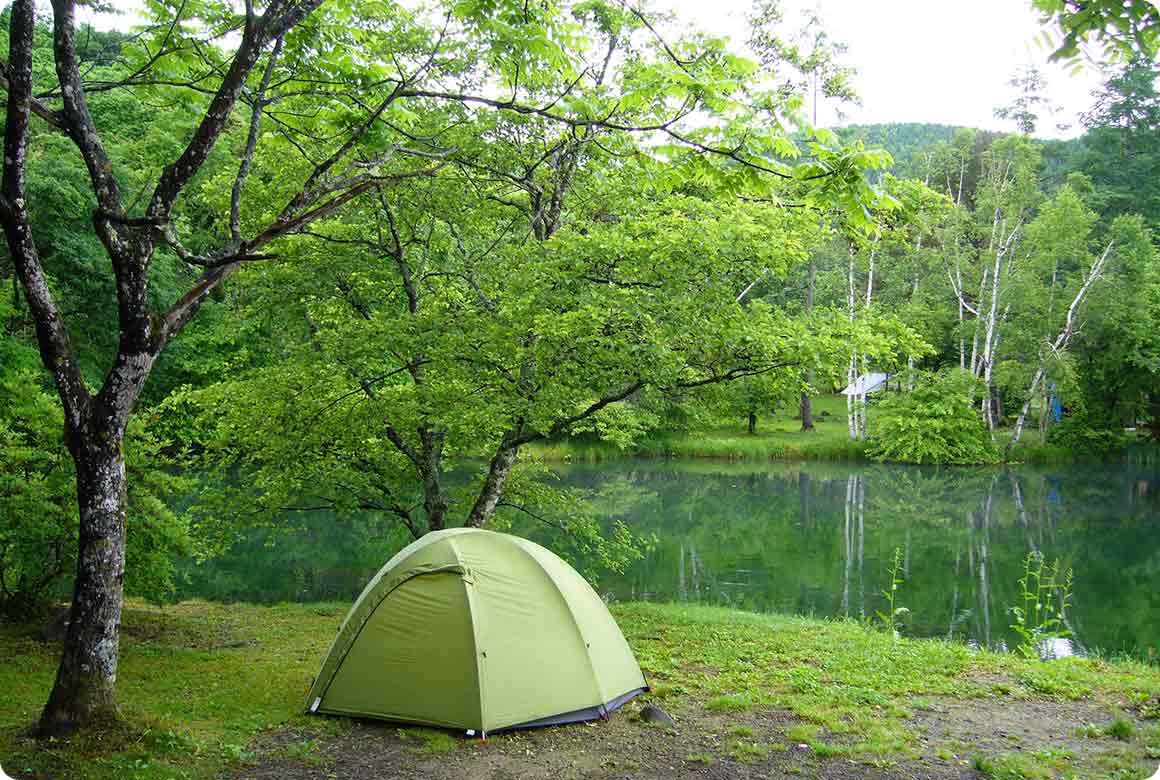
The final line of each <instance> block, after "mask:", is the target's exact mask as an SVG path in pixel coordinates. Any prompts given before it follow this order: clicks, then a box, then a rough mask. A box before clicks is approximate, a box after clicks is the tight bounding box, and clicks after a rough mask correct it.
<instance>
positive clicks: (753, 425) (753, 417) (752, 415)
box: [749, 409, 757, 434]
mask: <svg viewBox="0 0 1160 780" xmlns="http://www.w3.org/2000/svg"><path fill="white" fill-rule="evenodd" d="M749 433H750V434H755V433H757V412H755V411H753V410H752V409H750V410H749Z"/></svg>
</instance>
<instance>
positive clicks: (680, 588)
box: [178, 461, 1160, 657]
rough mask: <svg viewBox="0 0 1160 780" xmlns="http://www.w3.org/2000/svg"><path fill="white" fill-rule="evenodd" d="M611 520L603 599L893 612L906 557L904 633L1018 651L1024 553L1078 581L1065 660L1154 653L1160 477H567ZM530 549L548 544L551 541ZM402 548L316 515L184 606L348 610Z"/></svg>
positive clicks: (695, 472) (686, 465)
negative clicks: (326, 605) (639, 553)
mask: <svg viewBox="0 0 1160 780" xmlns="http://www.w3.org/2000/svg"><path fill="white" fill-rule="evenodd" d="M554 470H555V471H556V472H557V474H559V476H560V479H561V481H562V483H563V484H565V485H570V486H573V487H576V488H579V489H581V490H582V491H583V493H584V494H585V495H586V496H587V497H588V500H589V502H590V504H591V507H592V508H594V509H595V511H596V513H597V516H598V517H600V518H601V519H602V520H603V521H604V522H606V523H612V522H614V521H616V520H620V521H623V522H624V523H626V524H627V525H628V526H629V527H630V528H631V529H632V530H633V531H634V532H636V533H637V534H640V535H642V536H645V537H647V538H649V539H651V540H652V544H651V546H650V548H649V550H648V552H647V553H646V554H645V556H644V557H643V558H642V559H641V560H639V561H637V562H635V563H634V564H632V565H631V566H630V567H629V568H628V570H627V571H625V572H624V573H623V574H605V575H603V576H602V577H601V579H600V581H599V583H598V584H597V587H598V590H600V591H601V593H603V594H604V595H605V597H606V598H607V599H609V600H628V599H648V600H666V601H688V602H697V603H703V604H717V605H727V606H733V607H740V608H744V609H750V610H758V611H776V612H789V613H798V614H805V615H815V616H819V617H823V616H824V617H830V616H850V617H855V618H866V619H873V618H874V616H875V614H876V613H877V612H879V611H882V612H885V611H887V607H886V600H885V597H884V596H883V590H884V589H886V590H888V589H889V587H890V568H891V564H892V562H893V560H894V556H895V551H896V550H897V551H898V553H899V555H900V572H899V574H900V576H901V577H902V578H903V580H904V582H903V583H902V584H901V585H900V586H899V589H898V591H897V594H898V595H897V598H896V605H898V606H904V607H906V608H908V609H909V612H908V613H907V614H906V615H905V616H904V628H903V633H904V634H905V635H909V636H921V637H932V636H934V637H952V638H956V639H959V640H965V641H968V642H971V643H975V644H978V645H985V646H988V647H993V648H999V649H1002V648H1008V647H1011V646H1013V645H1014V644H1016V643H1017V635H1016V633H1015V632H1014V631H1013V630H1012V628H1011V624H1012V622H1013V617H1012V614H1011V612H1010V608H1011V607H1013V606H1018V605H1020V604H1021V603H1022V601H1021V596H1020V594H1021V587H1020V583H1019V580H1020V578H1021V577H1023V573H1024V559H1025V557H1026V556H1027V554H1028V553H1029V552H1032V551H1038V552H1039V553H1042V555H1043V556H1044V558H1045V559H1046V560H1047V561H1048V562H1054V561H1056V560H1058V561H1059V563H1060V566H1061V579H1062V576H1063V575H1062V572H1065V571H1067V570H1071V572H1072V576H1073V581H1072V587H1071V598H1070V606H1068V608H1067V610H1066V613H1065V616H1066V625H1067V628H1068V629H1069V630H1070V632H1071V637H1070V638H1069V639H1067V640H1059V641H1056V642H1055V643H1053V647H1054V650H1055V652H1056V653H1057V654H1061V655H1062V654H1069V653H1090V652H1092V651H1094V650H1097V649H1098V650H1100V651H1103V652H1107V653H1128V654H1132V655H1135V656H1137V657H1141V656H1144V657H1147V656H1149V655H1150V654H1155V653H1156V652H1157V651H1156V649H1155V648H1157V647H1160V544H1158V536H1160V468H1158V467H1156V466H1154V465H1153V466H1137V465H1108V466H1091V465H1084V466H1057V467H1030V466H1028V467H1019V468H1011V469H1006V468H1004V469H941V470H938V469H926V468H918V467H902V466H867V465H860V464H859V465H835V464H818V463H752V464H729V463H723V462H712V461H696V462H689V461H681V462H672V461H620V462H611V463H603V464H597V465H575V466H557V467H555V469H554ZM530 535H531V536H533V537H534V538H538V539H539V540H540V541H542V542H545V543H548V544H549V545H551V539H550V537H537V534H536V532H532V533H530ZM406 541H407V540H406V539H405V538H404V537H402V536H401V535H400V534H399V533H398V531H397V530H395V529H393V528H391V526H390V524H389V523H386V522H383V521H380V520H378V519H377V518H374V517H359V518H355V519H350V520H342V521H338V520H336V519H335V518H333V517H331V516H326V515H324V514H318V515H314V516H309V517H305V518H301V520H300V522H299V525H298V527H297V528H295V529H294V530H292V531H289V532H286V531H279V532H273V531H266V532H257V533H255V534H254V535H252V536H251V537H250V538H249V539H248V540H247V541H246V542H244V543H240V544H239V545H237V546H235V548H234V549H232V550H231V551H229V552H228V553H227V554H225V555H224V556H221V557H218V558H215V559H213V560H211V561H209V562H208V563H206V564H203V565H201V566H196V567H195V566H190V567H188V568H187V574H188V581H187V582H185V583H183V584H182V585H181V587H180V591H179V594H178V596H179V597H182V598H188V597H201V598H209V599H220V600H242V601H257V602H276V601H317V600H334V599H338V600H345V599H351V598H353V597H354V596H356V595H357V594H358V592H359V591H360V590H361V589H362V586H363V584H364V583H365V582H366V580H367V579H368V578H369V577H370V576H371V575H372V574H373V573H374V572H375V571H376V570H377V569H378V568H379V567H380V566H381V565H382V563H383V562H385V561H386V559H387V558H388V557H389V556H390V555H391V554H392V553H393V552H395V551H396V550H397V549H399V547H400V546H401V545H402V544H404V543H405V542H406ZM580 563H581V564H585V563H590V562H584V561H581V562H580Z"/></svg>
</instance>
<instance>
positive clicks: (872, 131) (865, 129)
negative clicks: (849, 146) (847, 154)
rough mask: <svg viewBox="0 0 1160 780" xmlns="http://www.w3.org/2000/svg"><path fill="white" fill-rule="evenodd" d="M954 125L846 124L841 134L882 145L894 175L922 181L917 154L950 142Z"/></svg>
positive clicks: (867, 142) (955, 127)
mask: <svg viewBox="0 0 1160 780" xmlns="http://www.w3.org/2000/svg"><path fill="white" fill-rule="evenodd" d="M961 129H963V128H960V127H957V126H955V125H934V124H926V123H922V122H890V123H886V124H877V125H847V126H846V127H841V128H838V133H839V134H840V135H841V136H842V137H843V138H846V139H848V140H854V139H859V140H862V141H864V142H865V143H866V144H867V145H868V146H880V147H882V148H884V149H886V151H888V152H890V155H891V156H892V157H893V158H894V168H893V169H892V173H894V175H895V176H902V177H913V178H922V174H921V172H920V171H919V167H918V165H917V159H918V153H919V152H921V151H922V150H923V149H926V148H927V147H928V146H933V145H934V144H937V143H944V142H948V141H950V140H951V139H952V138H953V137H954V135H955V131H956V130H961Z"/></svg>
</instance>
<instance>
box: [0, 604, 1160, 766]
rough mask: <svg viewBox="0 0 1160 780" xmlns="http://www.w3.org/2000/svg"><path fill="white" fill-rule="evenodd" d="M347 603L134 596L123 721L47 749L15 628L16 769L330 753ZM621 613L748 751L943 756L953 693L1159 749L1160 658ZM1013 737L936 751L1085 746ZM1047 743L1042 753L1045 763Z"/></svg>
mask: <svg viewBox="0 0 1160 780" xmlns="http://www.w3.org/2000/svg"><path fill="white" fill-rule="evenodd" d="M344 609H345V605H333V604H321V605H282V606H276V607H258V606H248V605H233V606H228V605H217V604H207V603H202V602H186V603H182V604H179V605H176V606H173V607H167V608H164V609H156V608H152V607H147V606H144V605H141V604H133V605H131V608H130V609H128V610H127V611H126V615H125V624H126V625H125V639H124V653H123V661H122V666H121V675H120V677H121V679H120V694H121V701H122V705H123V707H124V710H125V713H126V722H125V724H123V725H122V726H120V727H118V728H116V729H113V730H110V731H108V732H103V733H101V734H97V735H92V736H90V737H87V738H84V739H76V740H72V741H67V742H60V743H53V744H49V745H47V746H43V747H38V746H37V745H36V743H34V742H32V741H31V740H29V739H27V738H25V737H23V736H22V732H23V730H24V729H25V728H26V727H27V726H28V725H29V724H30V723H31V722H32V721H33V720H34V719H35V717H36V715H37V713H38V710H39V707H40V705H41V703H42V702H43V699H44V696H45V695H46V692H47V691H48V688H49V686H50V683H51V680H52V675H53V672H54V669H55V661H56V655H55V647H53V646H51V645H45V644H42V643H40V642H39V641H36V640H34V639H31V638H29V630H28V629H25V628H20V627H13V626H6V627H3V628H2V629H0V657H3V658H5V659H6V661H7V662H6V663H5V664H3V666H2V667H0V691H3V697H4V698H3V701H2V702H0V756H2V757H3V762H4V768H5V769H6V770H7V771H8V772H9V773H10V774H14V775H16V776H17V777H20V778H21V780H25V778H50V777H51V778H78V779H81V780H88V779H90V778H92V779H94V780H95V778H108V777H117V778H149V779H150V780H152V779H153V778H186V779H187V780H199V779H201V778H215V777H221V776H222V775H223V774H228V772H229V771H230V768H231V767H236V766H239V765H244V764H247V763H251V762H253V761H255V760H256V759H257V754H256V744H257V740H259V738H261V737H263V735H265V736H268V735H269V734H270V733H272V731H273V730H276V729H277V728H278V727H288V728H289V729H290V730H291V731H298V732H300V733H302V732H306V731H309V732H310V735H309V736H304V737H302V738H301V739H298V740H296V741H292V742H290V744H283V745H282V746H281V747H280V748H279V749H280V750H281V753H280V754H279V755H281V756H284V757H286V758H291V759H294V760H295V761H296V762H298V763H299V764H301V765H303V766H307V767H309V766H321V765H323V764H325V763H326V761H328V760H330V758H329V756H330V755H331V753H328V752H327V751H326V750H325V746H326V742H327V739H328V735H330V736H333V737H338V736H341V735H342V734H344V733H345V732H346V730H347V729H349V728H351V724H350V723H349V722H347V721H345V720H341V719H330V718H308V717H306V716H304V715H302V714H301V706H302V697H303V696H304V693H305V691H306V688H307V685H308V683H309V681H310V677H311V675H312V674H313V673H314V672H315V671H316V669H317V665H318V663H319V662H320V659H321V657H322V655H323V653H324V652H325V650H326V647H327V646H328V644H329V642H330V640H331V638H332V637H333V635H334V632H335V630H336V629H337V626H338V623H339V622H340V620H341V618H342V615H343V611H344ZM614 612H615V614H616V616H617V619H618V620H619V622H620V624H621V626H622V628H623V629H624V632H625V635H626V636H627V637H628V639H629V642H630V643H631V644H632V646H633V648H634V650H635V652H636V654H637V658H638V659H639V661H640V662H641V665H642V667H643V668H644V669H645V670H646V674H647V675H648V677H649V680H650V683H651V684H652V685H653V686H654V693H653V694H652V696H651V700H652V701H654V702H655V703H657V704H660V705H661V706H663V707H664V708H665V709H666V710H668V711H669V712H670V713H671V714H673V715H674V716H675V717H676V718H677V721H678V724H681V723H682V721H683V722H684V723H686V724H692V723H696V722H705V721H713V722H722V725H721V726H720V730H721V731H722V732H723V733H726V734H728V737H727V741H725V742H724V743H723V744H722V748H723V749H722V751H721V753H720V754H719V756H720V757H723V758H724V759H727V760H731V761H735V762H738V763H754V762H757V763H760V762H764V761H772V760H774V758H773V757H774V756H776V755H780V754H782V753H784V751H785V750H786V747H787V744H796V743H803V744H807V745H809V746H810V749H811V751H812V754H813V755H814V756H816V757H818V758H819V759H820V758H824V757H830V756H840V757H843V760H845V759H846V758H851V759H855V760H858V761H865V762H873V763H889V762H893V761H906V760H915V759H917V758H919V757H920V755H921V754H922V753H923V751H924V750H927V751H928V752H931V753H932V755H931V756H929V757H928V758H930V759H931V760H935V755H934V749H935V748H933V747H930V745H929V744H928V742H927V739H926V738H925V737H923V735H924V733H925V731H924V730H929V729H930V726H929V723H930V722H935V723H938V722H937V721H931V720H930V719H931V718H932V715H931V713H930V712H929V710H932V709H942V710H943V711H946V710H947V707H948V706H951V705H953V707H957V708H959V709H961V710H962V711H964V712H969V713H971V714H972V716H973V717H974V718H975V719H979V715H980V714H982V715H983V717H982V718H981V719H982V720H986V713H987V711H988V710H987V708H996V707H998V708H1002V709H1003V710H1004V711H1010V710H1012V708H1015V709H1017V708H1018V705H1019V704H1020V703H1027V704H1029V705H1030V704H1034V705H1035V706H1036V707H1048V708H1050V707H1059V708H1062V707H1071V706H1075V705H1073V704H1071V700H1072V699H1073V698H1076V697H1079V698H1081V699H1082V701H1083V706H1084V707H1087V708H1088V709H1089V710H1090V711H1091V712H1092V713H1098V714H1096V715H1093V721H1092V727H1091V728H1090V730H1087V731H1086V732H1084V733H1076V732H1077V731H1079V729H1078V728H1073V729H1069V730H1067V735H1068V738H1069V739H1074V740H1079V741H1081V742H1083V743H1084V744H1091V745H1098V746H1100V748H1101V750H1102V751H1103V752H1101V753H1100V754H1099V756H1100V758H1099V761H1100V762H1103V763H1100V764H1098V765H1096V766H1097V769H1098V770H1099V771H1098V772H1096V773H1095V774H1091V773H1089V774H1087V775H1075V776H1093V777H1099V776H1105V777H1117V776H1121V775H1120V774H1118V773H1120V772H1123V773H1124V774H1123V775H1122V776H1124V777H1131V776H1134V777H1145V776H1147V775H1146V774H1141V773H1139V772H1141V771H1142V770H1143V769H1144V768H1145V766H1146V764H1145V761H1147V760H1149V759H1150V758H1153V757H1155V756H1156V755H1160V724H1158V722H1157V721H1156V720H1155V719H1153V718H1154V715H1155V712H1154V711H1155V702H1157V701H1158V700H1160V669H1157V668H1156V667H1154V666H1146V665H1143V664H1139V663H1134V662H1126V661H1125V662H1109V661H1104V660H1081V659H1064V660H1059V661H1053V662H1048V663H1044V662H1039V661H1032V660H1027V659H1023V658H1020V657H1017V656H1015V655H1000V654H995V653H990V652H980V651H974V650H972V649H970V648H968V647H966V646H963V645H959V644H951V643H946V642H939V641H930V640H907V639H903V640H898V641H895V640H893V639H891V637H890V636H889V635H887V634H885V633H883V632H879V631H875V630H873V629H871V628H867V627H865V626H862V625H859V624H857V623H853V622H847V621H821V620H812V619H806V618H796V617H784V616H767V615H755V614H750V613H742V612H735V611H730V610H725V609H716V608H707V607H693V606H684V605H658V604H624V605H618V606H616V607H615V608H614ZM948 703H949V704H948ZM995 711H998V710H995ZM770 712H777V713H782V714H783V716H784V718H785V719H786V722H785V725H784V726H780V727H778V728H779V729H780V731H778V734H779V735H780V736H778V738H777V739H772V738H770V736H769V729H768V728H767V727H765V726H763V725H762V724H763V723H765V721H762V720H760V719H761V718H762V717H765V716H766V715H767V714H768V713H770ZM1115 713H1120V714H1119V715H1116V714H1115ZM1048 720H1049V721H1050V718H1048ZM924 724H926V725H924ZM944 725H946V724H945V723H943V724H940V725H939V728H942V727H943V726H944ZM1078 725H1079V724H1077V727H1078ZM1051 728H1055V729H1056V731H1058V724H1057V723H1052V722H1048V723H1046V724H1045V725H1044V729H1045V731H1044V733H1048V734H1050V733H1053V732H1051V731H1050V729H1051ZM399 734H400V736H401V737H402V739H403V740H404V742H405V744H407V745H410V746H411V747H410V750H411V752H412V753H415V754H423V755H427V756H432V754H435V756H434V757H436V758H437V755H438V754H443V753H450V752H458V751H461V750H463V749H464V748H463V745H466V744H469V743H466V742H464V741H463V740H460V739H458V738H456V737H452V736H450V735H448V734H446V733H444V732H440V731H432V730H429V729H400V730H399ZM928 736H929V735H928ZM689 747H690V748H693V747H694V746H693V745H690V746H689ZM1010 747H1011V746H1010V745H1000V746H997V747H996V746H992V747H989V748H987V747H984V749H983V750H979V749H978V748H977V746H976V744H975V743H971V745H969V746H968V745H966V744H964V745H962V746H957V745H956V744H955V743H953V742H946V743H940V744H939V745H937V750H938V754H937V756H938V759H939V760H944V759H943V757H946V758H945V760H947V761H956V762H959V763H962V764H963V766H967V762H969V761H974V762H975V763H976V765H977V766H978V767H980V769H979V771H980V772H982V773H983V774H984V775H985V776H988V777H1010V778H1018V777H1027V778H1032V777H1068V776H1072V775H1069V774H1068V772H1069V771H1071V770H1072V769H1074V768H1075V767H1076V764H1075V761H1076V760H1078V759H1076V758H1075V757H1074V756H1073V755H1072V754H1071V753H1068V751H1067V750H1065V749H1064V748H1062V747H1059V746H1049V745H1039V744H1030V743H1028V744H1022V745H1019V746H1017V747H1018V748H1019V750H1020V751H1021V752H1020V753H1019V754H1018V755H1016V756H1015V757H1011V756H1010V755H1008V753H1010V752H1011V750H1010ZM1035 751H1039V752H1041V753H1043V757H1042V758H1043V759H1044V760H1035V761H1031V760H1030V759H1029V758H1028V757H1029V756H1034V755H1036V753H1035ZM681 756H687V758H686V759H685V760H686V761H687V762H689V763H709V762H710V761H713V760H717V758H716V757H714V756H713V755H710V754H708V753H706V752H704V751H696V750H690V749H686V751H685V752H683V753H681ZM1048 758H1049V759H1050V760H1047V759H1048ZM1029 762H1030V763H1029ZM1032 764H1034V765H1035V767H1037V768H1036V769H1035V770H1034V772H1033V771H1031V769H1029V768H1028V767H1030V766H1031V765H1032ZM1043 767H1046V769H1045V770H1044V769H1043ZM1154 768H1155V767H1152V769H1154ZM1043 771H1047V772H1048V774H1043ZM1085 771H1087V770H1085ZM1149 771H1151V770H1149ZM1035 772H1038V774H1036V773H1035ZM1133 772H1135V773H1138V774H1135V775H1133V774H1131V773H1133ZM302 776H307V775H302Z"/></svg>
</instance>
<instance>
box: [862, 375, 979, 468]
mask: <svg viewBox="0 0 1160 780" xmlns="http://www.w3.org/2000/svg"><path fill="white" fill-rule="evenodd" d="M975 384H976V380H975V378H974V377H972V376H971V375H970V374H968V373H966V372H964V371H961V370H959V369H953V370H951V371H948V372H944V373H939V374H928V375H925V376H923V377H921V378H920V381H919V383H918V386H917V387H916V388H915V389H914V390H913V391H911V392H909V393H898V394H894V395H887V396H886V397H884V398H882V399H880V400H879V401H878V402H877V403H875V404H874V408H873V411H872V414H871V415H870V424H871V442H870V450H869V455H870V457H871V458H873V459H875V460H880V461H893V462H898V463H932V464H958V465H970V464H979V463H994V462H996V461H997V460H998V458H999V453H998V450H997V449H996V448H995V444H994V442H992V441H991V436H990V434H989V433H988V431H987V429H986V427H985V426H984V425H983V421H982V419H981V417H980V415H979V413H978V411H977V410H976V409H975V408H974V407H973V405H972V404H971V398H972V389H974V387H975Z"/></svg>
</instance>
